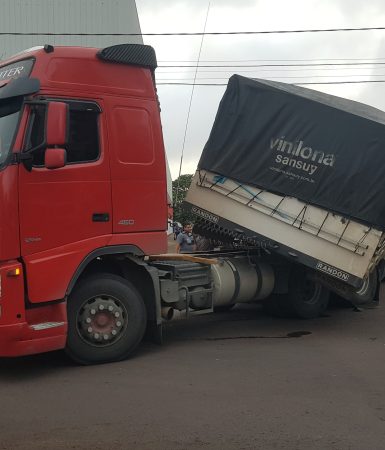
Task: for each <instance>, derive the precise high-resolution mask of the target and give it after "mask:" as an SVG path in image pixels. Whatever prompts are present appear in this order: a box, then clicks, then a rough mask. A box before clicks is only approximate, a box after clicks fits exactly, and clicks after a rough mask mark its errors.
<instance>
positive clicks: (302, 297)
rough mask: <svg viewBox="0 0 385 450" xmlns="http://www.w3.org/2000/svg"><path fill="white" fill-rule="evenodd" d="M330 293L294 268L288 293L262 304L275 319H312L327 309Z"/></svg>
mask: <svg viewBox="0 0 385 450" xmlns="http://www.w3.org/2000/svg"><path fill="white" fill-rule="evenodd" d="M329 296H330V292H329V290H328V289H326V288H325V287H324V286H322V285H321V284H319V283H316V282H314V281H312V280H311V279H309V278H308V277H307V274H306V271H305V270H303V269H300V268H296V269H295V271H293V272H292V273H291V275H290V279H289V292H288V293H287V294H281V295H278V294H277V295H272V296H271V297H270V298H269V299H267V300H266V301H265V302H264V309H265V311H266V312H267V313H268V314H271V315H274V316H277V317H296V318H300V319H314V318H316V317H319V316H321V315H322V314H323V313H324V312H325V311H326V308H327V307H328V304H329Z"/></svg>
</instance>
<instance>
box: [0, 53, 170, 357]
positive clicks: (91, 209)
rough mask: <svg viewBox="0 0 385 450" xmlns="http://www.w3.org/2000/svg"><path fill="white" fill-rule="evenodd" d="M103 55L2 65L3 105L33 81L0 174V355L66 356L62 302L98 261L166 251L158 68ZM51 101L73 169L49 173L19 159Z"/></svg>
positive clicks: (28, 57)
mask: <svg viewBox="0 0 385 450" xmlns="http://www.w3.org/2000/svg"><path fill="white" fill-rule="evenodd" d="M141 47H142V46H141ZM98 51H99V50H98V49H94V48H77V47H65V48H64V47H63V48H60V47H56V48H53V47H51V46H46V47H45V48H40V49H35V50H31V51H27V52H24V53H21V54H19V55H17V56H15V57H13V58H11V59H9V60H7V61H3V62H2V63H1V66H0V106H1V105H2V104H5V105H6V104H7V101H13V100H15V99H13V98H11V99H10V100H7V99H3V100H2V99H1V92H2V90H5V89H6V88H7V85H8V84H9V87H10V86H11V83H14V82H15V79H17V80H22V79H24V78H30V79H37V80H39V82H40V88H39V89H38V91H37V92H34V93H33V94H32V95H25V96H23V100H22V101H21V103H20V105H21V106H20V109H19V110H18V111H16V113H15V119H14V120H15V127H14V130H12V131H14V133H13V135H12V143H11V144H10V145H9V147H10V148H9V155H8V156H7V157H6V159H5V160H4V161H3V163H2V165H1V166H0V212H1V217H0V274H1V296H0V307H1V315H0V356H17V355H26V354H32V353H39V352H45V351H50V350H54V349H60V348H64V347H65V344H66V338H67V308H66V300H67V297H68V295H69V294H70V293H71V290H72V289H73V287H74V286H75V285H76V283H77V280H78V279H80V278H81V277H82V276H83V274H84V273H85V272H87V270H88V271H89V270H90V267H91V266H95V264H96V261H99V260H100V257H101V255H120V254H132V255H142V254H154V253H162V252H165V251H166V249H167V235H166V228H167V191H166V189H167V188H166V162H165V153H164V145H163V138H162V130H161V123H160V113H159V104H158V100H157V95H156V91H155V84H154V75H153V69H151V68H149V67H146V66H141V65H139V64H128V63H126V64H125V63H120V64H119V63H117V62H115V61H113V62H110V61H108V60H103V59H101V58H99V57H97V53H98ZM28 72H29V73H28ZM15 98H20V96H16V97H15ZM52 100H56V101H58V102H66V103H68V104H69V105H70V106H69V115H70V120H69V137H68V139H69V142H70V144H71V142H72V144H71V145H72V147H71V148H70V149H67V153H68V152H69V154H68V157H69V160H68V163H67V164H66V165H65V166H64V167H62V168H60V169H58V170H50V169H48V168H47V167H45V166H44V160H39V152H38V151H37V152H35V154H34V155H36V156H34V158H35V160H34V161H33V167H32V170H27V168H26V166H25V165H24V164H22V163H21V161H22V159H23V157H22V156H20V155H22V154H23V151H25V150H27V149H28V147H30V146H31V145H32V146H33V144H35V145H36V144H38V142H37V139H38V138H37V135H39V134H40V135H42V130H43V131H44V120H45V118H44V113H42V111H41V110H39V108H42V106H39V102H41V103H44V102H49V101H52ZM1 102H2V103H1ZM0 112H1V110H0ZM7 117H10V116H7ZM1 120H2V118H1V117H0V121H1ZM0 125H1V122H0ZM58 126H60V124H58ZM0 131H1V128H0ZM43 134H44V133H43ZM42 136H43V135H42ZM83 141H84V145H83V147H82V148H79V146H80V147H81V145H82V143H83ZM84 149H86V150H84ZM3 150H4V149H3ZM17 154H19V156H18V155H17ZM71 155H72V156H71ZM71 158H72V159H71ZM0 159H1V158H0ZM3 159H4V158H3Z"/></svg>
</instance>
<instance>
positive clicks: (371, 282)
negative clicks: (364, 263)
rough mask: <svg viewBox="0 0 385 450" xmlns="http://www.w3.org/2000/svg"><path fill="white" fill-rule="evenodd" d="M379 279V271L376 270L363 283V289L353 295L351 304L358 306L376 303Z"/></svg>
mask: <svg viewBox="0 0 385 450" xmlns="http://www.w3.org/2000/svg"><path fill="white" fill-rule="evenodd" d="M378 279H379V277H378V273H377V270H376V269H374V270H373V271H372V272H370V274H369V276H368V277H367V278H365V280H364V281H363V282H362V285H361V287H360V288H359V289H357V291H355V292H354V293H353V294H352V297H351V302H352V303H353V304H354V305H357V306H360V305H366V304H368V303H371V302H374V301H375V295H376V292H377V287H378Z"/></svg>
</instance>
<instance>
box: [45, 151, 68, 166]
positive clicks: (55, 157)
mask: <svg viewBox="0 0 385 450" xmlns="http://www.w3.org/2000/svg"><path fill="white" fill-rule="evenodd" d="M66 163H67V152H66V150H64V148H47V150H46V151H45V156H44V166H45V167H46V168H47V169H60V167H64V166H65V165H66Z"/></svg>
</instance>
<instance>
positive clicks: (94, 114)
mask: <svg viewBox="0 0 385 450" xmlns="http://www.w3.org/2000/svg"><path fill="white" fill-rule="evenodd" d="M69 105H70V117H69V138H68V144H67V145H66V146H65V148H66V150H67V163H68V164H71V163H72V164H75V163H84V162H92V161H95V160H97V159H98V158H99V153H100V151H99V131H98V118H99V110H98V109H97V108H96V107H95V105H92V106H93V107H88V106H90V105H89V104H87V103H79V102H73V103H69ZM45 118H46V107H45V106H44V105H37V106H34V107H33V112H32V115H31V120H30V124H29V132H28V139H27V143H26V145H25V149H30V148H33V147H37V146H39V145H41V144H42V143H43V141H44V124H45ZM44 153H45V149H44V148H42V149H39V150H36V151H34V152H33V165H34V166H44Z"/></svg>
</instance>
